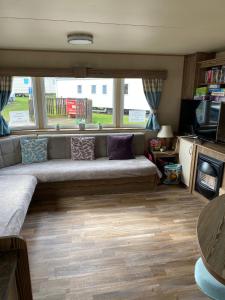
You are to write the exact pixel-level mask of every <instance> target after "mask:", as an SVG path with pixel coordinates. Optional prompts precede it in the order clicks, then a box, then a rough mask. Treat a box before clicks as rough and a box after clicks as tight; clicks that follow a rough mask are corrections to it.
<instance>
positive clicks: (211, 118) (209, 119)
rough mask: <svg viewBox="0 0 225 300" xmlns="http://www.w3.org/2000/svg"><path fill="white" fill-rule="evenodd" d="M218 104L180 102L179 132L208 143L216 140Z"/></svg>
mask: <svg viewBox="0 0 225 300" xmlns="http://www.w3.org/2000/svg"><path fill="white" fill-rule="evenodd" d="M220 105H221V103H220V102H216V101H207V100H182V103H181V113H180V127H179V132H180V134H182V135H196V136H197V137H199V138H201V139H205V140H208V141H216V140H217V127H218V123H219V117H220Z"/></svg>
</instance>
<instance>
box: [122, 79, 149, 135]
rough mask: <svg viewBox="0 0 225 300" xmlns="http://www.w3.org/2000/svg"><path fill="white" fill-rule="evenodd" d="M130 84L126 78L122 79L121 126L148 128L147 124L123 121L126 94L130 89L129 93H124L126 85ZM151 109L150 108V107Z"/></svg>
mask: <svg viewBox="0 0 225 300" xmlns="http://www.w3.org/2000/svg"><path fill="white" fill-rule="evenodd" d="M126 85H128V87H129V84H127V83H125V78H123V79H121V99H120V103H121V111H120V128H137V129H145V128H146V124H145V125H144V124H143V125H142V124H129V125H128V124H124V122H123V117H124V95H128V94H129V91H128V93H127V94H125V93H124V91H125V86H126ZM146 101H147V100H146ZM149 110H150V108H149Z"/></svg>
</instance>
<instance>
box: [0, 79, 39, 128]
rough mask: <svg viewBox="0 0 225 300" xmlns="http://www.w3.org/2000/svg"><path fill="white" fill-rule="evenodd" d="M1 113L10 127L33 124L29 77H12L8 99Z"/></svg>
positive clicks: (33, 116)
mask: <svg viewBox="0 0 225 300" xmlns="http://www.w3.org/2000/svg"><path fill="white" fill-rule="evenodd" d="M2 115H3V117H4V119H5V120H6V121H7V122H8V124H9V126H10V127H12V128H13V127H31V126H34V125H35V114H34V98H33V87H32V79H31V77H13V82H12V92H11V95H10V99H9V102H8V104H7V106H6V107H5V108H4V110H3V112H2Z"/></svg>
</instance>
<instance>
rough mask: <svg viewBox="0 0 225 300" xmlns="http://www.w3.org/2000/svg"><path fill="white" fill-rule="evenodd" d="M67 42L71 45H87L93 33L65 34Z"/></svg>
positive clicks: (90, 41)
mask: <svg viewBox="0 0 225 300" xmlns="http://www.w3.org/2000/svg"><path fill="white" fill-rule="evenodd" d="M67 42H68V43H70V44H73V45H88V44H92V43H93V35H92V34H87V33H73V34H69V35H67Z"/></svg>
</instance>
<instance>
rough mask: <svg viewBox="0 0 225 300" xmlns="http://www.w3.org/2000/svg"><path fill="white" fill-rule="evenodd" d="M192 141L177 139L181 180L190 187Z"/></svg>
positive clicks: (192, 159)
mask: <svg viewBox="0 0 225 300" xmlns="http://www.w3.org/2000/svg"><path fill="white" fill-rule="evenodd" d="M193 153H194V143H193V142H191V141H189V140H187V139H185V138H180V139H179V163H180V164H181V165H182V176H181V181H182V182H183V183H184V184H185V185H186V186H187V187H191V180H192V172H193V161H194V157H193Z"/></svg>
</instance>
